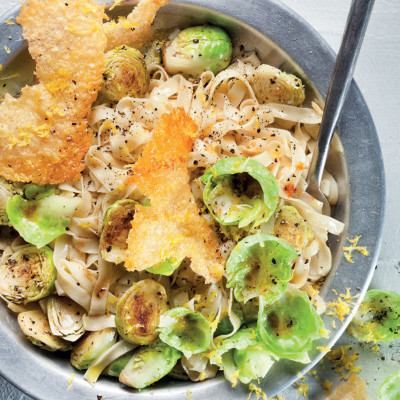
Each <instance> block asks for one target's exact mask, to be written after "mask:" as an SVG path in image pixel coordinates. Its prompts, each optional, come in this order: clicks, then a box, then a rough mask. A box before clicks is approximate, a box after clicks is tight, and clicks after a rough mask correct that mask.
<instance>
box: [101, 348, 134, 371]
mask: <svg viewBox="0 0 400 400" xmlns="http://www.w3.org/2000/svg"><path fill="white" fill-rule="evenodd" d="M135 351H136V350H132V351H130V352H129V353H125V354H123V355H122V356H121V357H118V358H117V359H116V360H114V361H113V362H112V363H111V364H110V365H109V366H108V367H107V368H106V369H105V371H104V372H105V374H106V375H109V376H119V375H120V373H121V371H122V370H123V369H124V368H125V367H126V364H128V362H129V360H130V359H131V358H132V357H133V355H134V354H135Z"/></svg>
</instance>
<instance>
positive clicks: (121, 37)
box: [104, 0, 169, 51]
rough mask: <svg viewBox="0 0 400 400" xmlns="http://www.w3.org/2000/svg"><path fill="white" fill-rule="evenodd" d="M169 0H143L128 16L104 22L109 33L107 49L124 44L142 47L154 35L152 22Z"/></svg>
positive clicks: (107, 33)
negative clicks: (116, 20)
mask: <svg viewBox="0 0 400 400" xmlns="http://www.w3.org/2000/svg"><path fill="white" fill-rule="evenodd" d="M168 2H169V0H141V1H140V3H139V4H138V5H137V6H136V7H135V8H134V9H133V11H132V12H131V13H130V14H129V15H128V16H127V17H126V18H124V17H120V18H119V19H118V22H115V21H111V22H108V23H106V24H104V29H105V32H106V35H107V51H108V50H110V49H112V48H114V47H117V46H121V45H123V44H125V45H126V44H129V45H133V46H134V47H136V48H140V47H141V46H142V45H143V44H144V43H147V42H149V41H150V40H151V39H152V37H153V30H152V28H151V24H152V23H153V21H154V18H155V16H156V13H157V11H158V9H159V8H161V7H162V6H165V5H166V4H168Z"/></svg>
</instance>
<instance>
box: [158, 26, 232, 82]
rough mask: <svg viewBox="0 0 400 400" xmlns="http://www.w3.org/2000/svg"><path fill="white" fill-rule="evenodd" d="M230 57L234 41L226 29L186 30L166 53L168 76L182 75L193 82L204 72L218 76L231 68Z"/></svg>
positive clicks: (165, 65) (171, 43)
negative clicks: (192, 79) (188, 77)
mask: <svg viewBox="0 0 400 400" xmlns="http://www.w3.org/2000/svg"><path fill="white" fill-rule="evenodd" d="M231 57H232V43H231V39H230V38H229V36H228V34H227V33H226V32H225V31H224V30H223V29H221V28H218V27H216V26H207V25H204V26H194V27H191V28H187V29H184V30H183V31H181V32H180V33H179V35H178V36H177V37H176V38H175V39H174V40H173V41H172V42H170V43H168V44H167V46H166V47H165V48H164V49H163V60H164V67H165V69H166V70H167V72H169V73H170V74H178V73H183V74H184V75H186V76H192V77H194V78H198V77H199V76H200V75H201V74H202V73H203V72H204V71H211V72H213V73H214V74H217V73H218V72H220V71H222V70H223V69H225V68H226V67H227V66H228V65H229V63H230V62H231Z"/></svg>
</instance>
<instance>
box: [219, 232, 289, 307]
mask: <svg viewBox="0 0 400 400" xmlns="http://www.w3.org/2000/svg"><path fill="white" fill-rule="evenodd" d="M296 257H297V252H296V250H295V249H294V248H293V247H292V246H291V245H290V244H289V243H287V242H286V241H285V240H282V239H279V238H276V237H275V236H272V235H268V234H266V233H256V234H254V235H250V236H247V237H246V238H244V239H243V240H241V241H240V242H239V243H238V244H237V245H236V246H235V248H234V249H233V250H232V252H231V254H230V256H229V258H228V261H227V263H226V277H227V284H226V287H228V288H234V294H235V298H236V300H237V301H244V302H246V301H248V300H250V299H252V298H254V297H258V296H263V297H264V300H265V302H267V303H268V304H272V303H273V302H274V301H275V300H277V299H278V298H279V297H280V296H281V295H282V294H283V292H284V291H285V290H286V287H287V285H288V282H289V280H290V277H291V275H292V269H291V266H290V263H291V262H292V261H293V260H294V259H295V258H296Z"/></svg>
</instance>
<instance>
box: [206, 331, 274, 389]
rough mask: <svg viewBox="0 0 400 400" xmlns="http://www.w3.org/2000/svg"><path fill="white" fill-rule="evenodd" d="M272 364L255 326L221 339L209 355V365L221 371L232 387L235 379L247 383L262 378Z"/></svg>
mask: <svg viewBox="0 0 400 400" xmlns="http://www.w3.org/2000/svg"><path fill="white" fill-rule="evenodd" d="M273 362H274V361H273V359H272V358H271V353H270V352H269V351H268V350H267V349H266V348H265V346H264V345H263V343H261V342H260V341H259V340H258V338H257V333H256V326H255V324H251V325H250V326H249V327H248V328H241V329H239V330H238V331H237V332H236V333H235V334H234V335H232V336H230V337H228V338H225V339H223V340H222V342H221V343H220V344H219V345H217V349H216V351H214V352H213V353H212V354H211V355H210V363H211V364H215V365H218V366H219V367H220V368H221V369H223V371H224V375H225V378H226V379H228V380H229V381H230V382H232V384H234V385H235V384H236V381H237V379H239V380H240V381H241V382H242V383H249V382H250V381H251V380H253V379H257V378H263V377H264V376H265V375H266V374H267V372H268V370H269V369H270V368H271V366H272V364H273Z"/></svg>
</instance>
